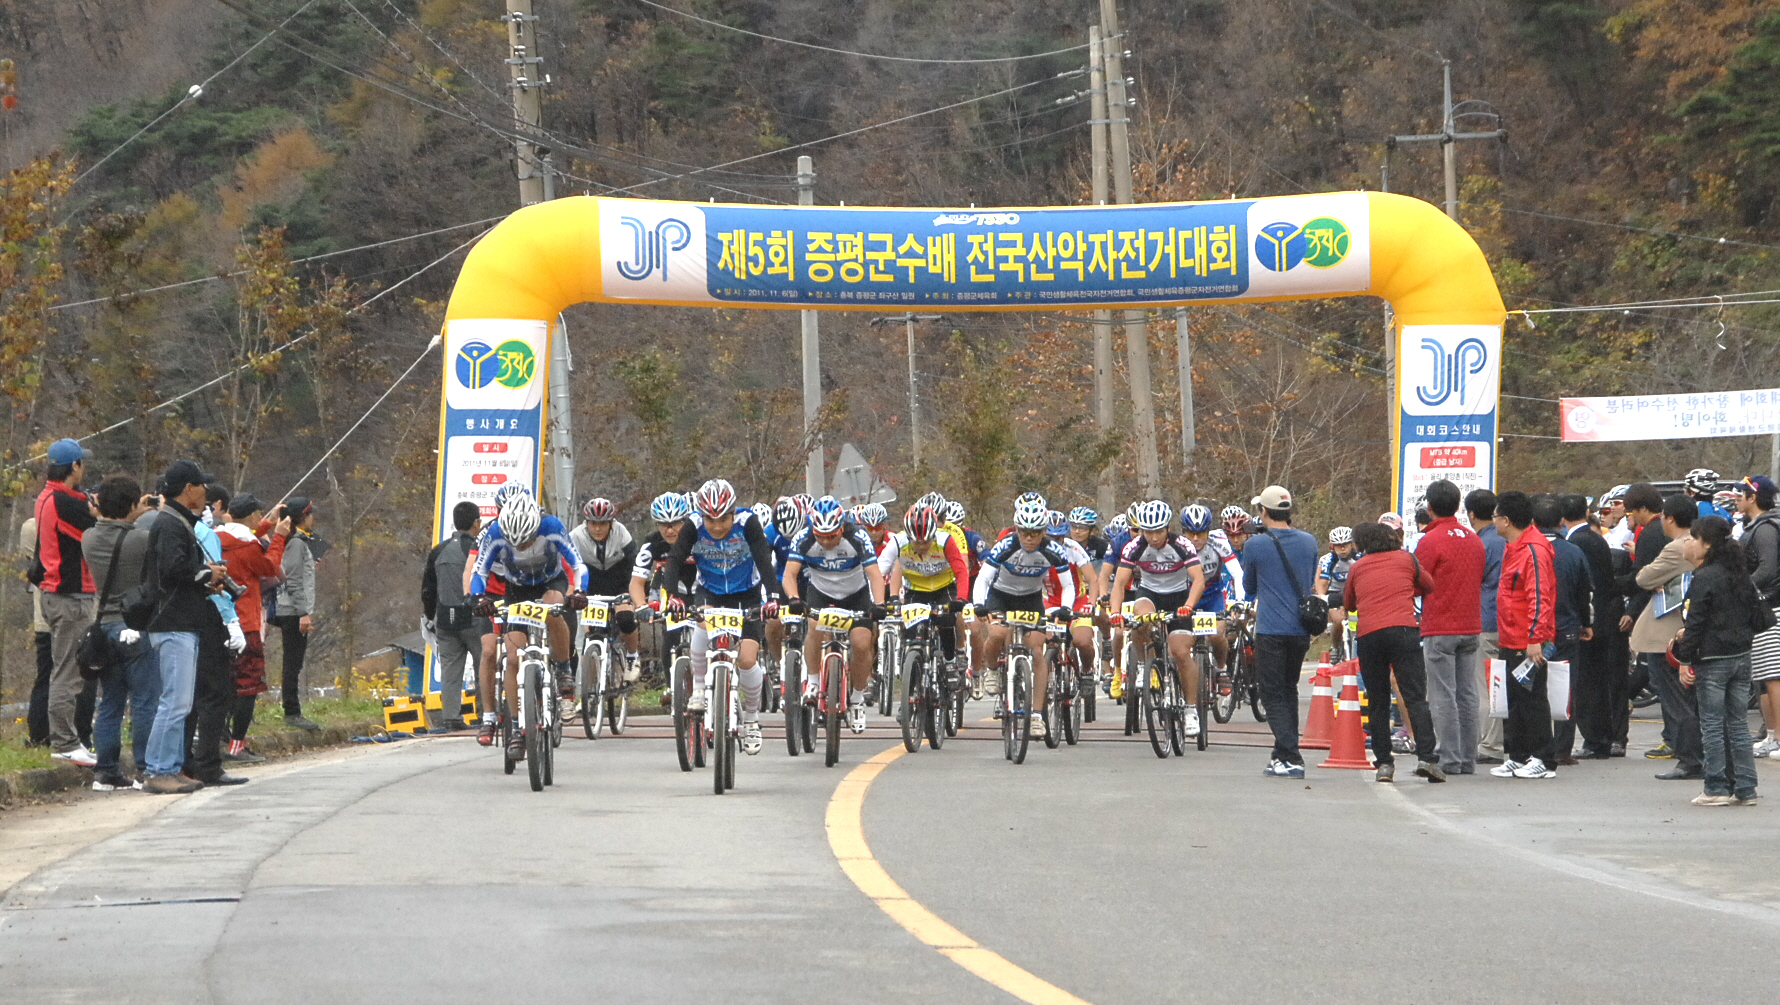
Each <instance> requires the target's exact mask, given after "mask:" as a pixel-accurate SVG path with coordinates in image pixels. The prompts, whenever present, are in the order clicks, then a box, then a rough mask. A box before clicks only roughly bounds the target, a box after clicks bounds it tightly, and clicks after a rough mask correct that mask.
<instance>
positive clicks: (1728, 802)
mask: <svg viewBox="0 0 1780 1005" xmlns="http://www.w3.org/2000/svg"><path fill="white" fill-rule="evenodd" d="M1689 801H1690V802H1692V803H1693V804H1694V805H1695V806H1735V805H1736V804H1737V800H1736V799H1735V798H1733V797H1731V796H1715V795H1713V794H1712V793H1710V792H1702V793H1700V794H1699V795H1697V796H1694V797H1693V799H1691V800H1689Z"/></svg>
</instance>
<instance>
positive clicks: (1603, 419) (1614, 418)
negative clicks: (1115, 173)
mask: <svg viewBox="0 0 1780 1005" xmlns="http://www.w3.org/2000/svg"><path fill="white" fill-rule="evenodd" d="M1558 411H1559V414H1560V416H1561V418H1562V420H1563V421H1562V426H1563V434H1564V442H1565V443H1606V442H1611V441H1616V440H1683V439H1694V438H1697V437H1705V436H1766V435H1768V434H1771V433H1780V388H1761V389H1757V390H1753V391H1707V392H1704V393H1696V394H1625V395H1611V396H1608V397H1603V398H1564V399H1562V400H1560V401H1559V403H1558Z"/></svg>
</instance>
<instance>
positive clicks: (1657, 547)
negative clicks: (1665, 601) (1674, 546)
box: [1618, 482, 1675, 759]
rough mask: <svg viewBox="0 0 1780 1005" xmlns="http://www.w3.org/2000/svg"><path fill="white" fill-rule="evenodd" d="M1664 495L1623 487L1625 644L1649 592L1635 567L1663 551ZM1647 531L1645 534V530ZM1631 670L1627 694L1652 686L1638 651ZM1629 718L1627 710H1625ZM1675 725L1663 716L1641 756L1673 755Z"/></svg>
mask: <svg viewBox="0 0 1780 1005" xmlns="http://www.w3.org/2000/svg"><path fill="white" fill-rule="evenodd" d="M1662 513H1663V496H1662V493H1660V492H1658V491H1657V490H1656V486H1654V485H1651V484H1650V483H1649V482H1638V483H1637V484H1635V485H1632V486H1631V487H1630V488H1628V489H1626V494H1625V522H1626V526H1627V527H1628V528H1629V529H1630V530H1631V531H1632V545H1631V555H1632V564H1631V568H1629V569H1627V570H1625V571H1623V572H1621V574H1620V576H1619V580H1618V585H1619V589H1620V593H1622V594H1623V595H1624V596H1625V598H1626V606H1625V613H1624V614H1621V615H1620V616H1619V630H1620V631H1622V632H1624V633H1626V639H1627V642H1628V644H1630V642H1631V634H1632V626H1633V625H1634V624H1636V623H1637V620H1638V615H1639V614H1641V613H1643V611H1644V605H1646V604H1648V603H1649V602H1650V591H1648V590H1646V589H1644V588H1643V587H1641V586H1639V585H1638V579H1637V574H1638V570H1639V569H1641V568H1643V567H1644V566H1646V565H1649V564H1650V563H1651V562H1653V561H1655V560H1656V557H1657V555H1659V554H1661V553H1662V550H1663V545H1665V544H1667V543H1668V539H1667V538H1665V537H1664V536H1663V534H1662V523H1661V519H1662ZM1646 530H1649V531H1650V533H1648V534H1646V533H1645V531H1646ZM1631 651H1632V653H1633V656H1632V673H1631V676H1630V677H1629V678H1628V679H1627V681H1626V693H1627V694H1637V693H1638V692H1640V691H1642V690H1644V689H1645V688H1646V687H1654V685H1653V684H1652V683H1651V680H1650V675H1651V670H1650V661H1649V660H1645V659H1644V658H1643V657H1642V655H1641V654H1638V652H1637V650H1636V649H1635V648H1633V649H1632V650H1631ZM1627 718H1628V720H1629V718H1630V713H1629V712H1628V713H1627ZM1674 731H1675V727H1674V725H1673V724H1672V723H1671V722H1670V721H1669V718H1668V716H1666V715H1665V716H1664V717H1663V742H1662V743H1661V744H1660V745H1658V746H1657V747H1655V748H1653V749H1651V750H1647V751H1645V752H1644V756H1645V757H1648V758H1653V759H1666V758H1671V757H1674V756H1675V750H1674V747H1673V746H1672V743H1673V740H1674Z"/></svg>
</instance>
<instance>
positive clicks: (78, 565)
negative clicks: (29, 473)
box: [30, 481, 133, 593]
mask: <svg viewBox="0 0 1780 1005" xmlns="http://www.w3.org/2000/svg"><path fill="white" fill-rule="evenodd" d="M34 515H35V516H36V517H37V562H36V565H35V567H33V569H32V570H31V577H30V579H31V583H32V584H33V585H35V586H36V587H37V588H38V589H39V590H42V591H43V592H44V593H98V592H99V591H98V589H97V588H95V587H94V586H93V574H92V573H91V572H89V571H88V570H87V563H86V560H85V559H84V558H82V557H81V554H80V537H81V535H82V534H84V533H86V531H87V530H88V529H89V528H91V527H92V526H93V525H94V524H96V523H98V522H99V518H98V517H95V516H93V511H92V510H91V509H90V508H88V505H87V497H86V496H85V495H84V494H82V493H80V492H77V491H75V490H74V489H71V488H69V487H68V486H67V485H64V484H62V483H61V482H48V481H46V482H44V483H43V491H42V492H40V493H38V496H37V507H36V509H35V510H34ZM131 585H133V584H128V583H118V584H116V585H114V586H112V588H111V589H112V592H114V593H122V592H123V591H125V590H127V589H129V588H130V586H131Z"/></svg>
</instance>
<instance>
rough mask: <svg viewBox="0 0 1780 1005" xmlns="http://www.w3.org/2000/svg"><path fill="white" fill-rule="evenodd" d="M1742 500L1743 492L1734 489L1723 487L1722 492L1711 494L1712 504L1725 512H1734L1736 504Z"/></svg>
mask: <svg viewBox="0 0 1780 1005" xmlns="http://www.w3.org/2000/svg"><path fill="white" fill-rule="evenodd" d="M1742 501H1743V493H1741V492H1738V491H1736V490H1735V489H1725V490H1724V491H1723V492H1719V493H1716V494H1715V495H1713V496H1712V505H1714V506H1717V507H1718V508H1719V509H1721V510H1724V511H1725V512H1726V513H1735V512H1736V511H1737V504H1738V503H1740V502H1742Z"/></svg>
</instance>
